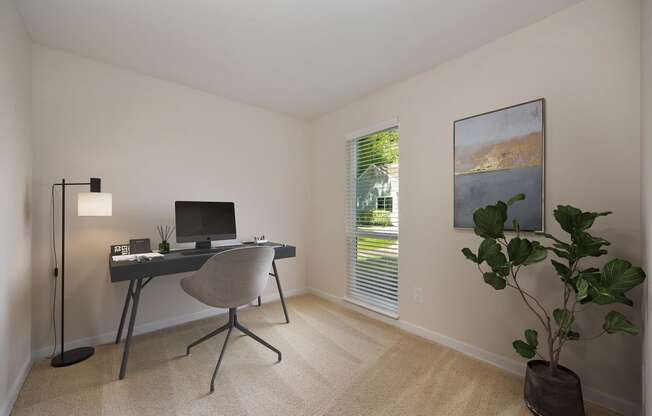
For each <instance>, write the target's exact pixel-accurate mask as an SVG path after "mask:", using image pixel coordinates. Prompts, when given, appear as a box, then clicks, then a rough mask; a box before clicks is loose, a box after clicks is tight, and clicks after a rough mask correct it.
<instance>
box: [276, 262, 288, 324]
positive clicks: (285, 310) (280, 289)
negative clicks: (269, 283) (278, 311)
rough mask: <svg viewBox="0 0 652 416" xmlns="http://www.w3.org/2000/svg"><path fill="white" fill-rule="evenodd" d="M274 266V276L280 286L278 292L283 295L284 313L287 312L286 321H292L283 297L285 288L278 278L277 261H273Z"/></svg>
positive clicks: (277, 285)
mask: <svg viewBox="0 0 652 416" xmlns="http://www.w3.org/2000/svg"><path fill="white" fill-rule="evenodd" d="M272 268H273V269H274V278H275V279H276V287H278V294H279V296H280V297H281V305H283V313H284V314H285V323H286V324H289V323H290V317H289V316H288V309H287V307H286V306H285V298H284V297H283V289H282V288H281V281H280V280H279V278H278V270H277V269H276V261H272Z"/></svg>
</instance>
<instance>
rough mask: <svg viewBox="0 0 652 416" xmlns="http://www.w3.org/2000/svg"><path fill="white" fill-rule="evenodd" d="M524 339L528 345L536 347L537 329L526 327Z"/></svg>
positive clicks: (537, 339)
mask: <svg viewBox="0 0 652 416" xmlns="http://www.w3.org/2000/svg"><path fill="white" fill-rule="evenodd" d="M525 341H527V343H528V345H529V346H530V347H532V348H534V349H536V348H537V346H538V345H539V334H537V331H535V330H534V329H526V330H525Z"/></svg>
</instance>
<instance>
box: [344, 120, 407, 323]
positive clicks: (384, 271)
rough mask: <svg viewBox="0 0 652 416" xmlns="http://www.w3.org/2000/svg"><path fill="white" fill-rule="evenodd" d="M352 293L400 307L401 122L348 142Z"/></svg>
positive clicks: (385, 307)
mask: <svg viewBox="0 0 652 416" xmlns="http://www.w3.org/2000/svg"><path fill="white" fill-rule="evenodd" d="M347 154H348V158H347V159H348V164H347V170H348V176H347V199H348V204H347V244H348V245H347V250H348V297H349V299H350V300H352V301H355V302H358V303H362V304H363V305H365V306H368V307H371V308H372V309H380V310H381V311H382V312H388V313H389V314H391V315H395V314H396V313H397V311H398V248H399V244H398V241H399V240H398V230H399V224H398V218H399V217H398V210H399V198H398V196H399V147H398V127H392V128H390V129H386V130H382V131H379V132H376V133H373V134H370V135H367V136H364V137H360V138H356V139H353V140H350V141H348V142H347Z"/></svg>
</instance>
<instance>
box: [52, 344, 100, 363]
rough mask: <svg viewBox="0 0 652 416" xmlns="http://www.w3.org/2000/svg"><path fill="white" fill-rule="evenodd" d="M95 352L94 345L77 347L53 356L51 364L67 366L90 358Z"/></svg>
mask: <svg viewBox="0 0 652 416" xmlns="http://www.w3.org/2000/svg"><path fill="white" fill-rule="evenodd" d="M94 353H95V348H93V347H82V348H75V349H74V350H68V351H65V352H63V353H61V354H59V355H57V356H55V357H54V358H52V361H50V365H52V367H67V366H69V365H73V364H77V363H78V362H81V361H84V360H86V359H88V358H90V357H91V356H92V355H93V354H94Z"/></svg>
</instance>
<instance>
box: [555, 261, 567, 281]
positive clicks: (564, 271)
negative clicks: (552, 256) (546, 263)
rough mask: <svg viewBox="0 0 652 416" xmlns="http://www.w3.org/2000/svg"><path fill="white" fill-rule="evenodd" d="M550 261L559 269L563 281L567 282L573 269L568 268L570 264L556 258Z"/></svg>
mask: <svg viewBox="0 0 652 416" xmlns="http://www.w3.org/2000/svg"><path fill="white" fill-rule="evenodd" d="M550 262H551V263H552V265H553V267H554V268H555V270H556V271H557V274H558V275H559V276H561V280H562V281H564V282H565V281H567V280H568V279H569V278H570V273H571V271H570V269H569V268H568V266H566V265H565V264H563V263H560V262H558V261H555V260H550Z"/></svg>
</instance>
